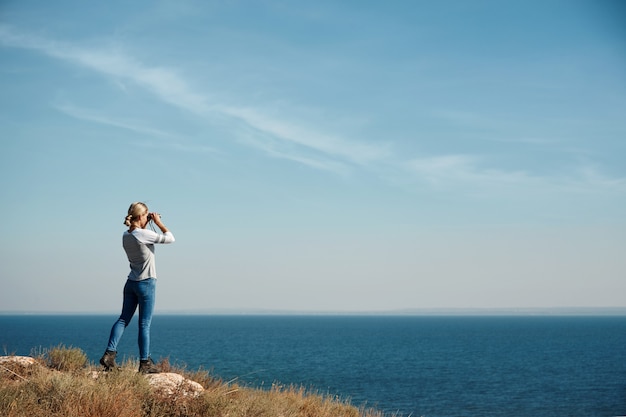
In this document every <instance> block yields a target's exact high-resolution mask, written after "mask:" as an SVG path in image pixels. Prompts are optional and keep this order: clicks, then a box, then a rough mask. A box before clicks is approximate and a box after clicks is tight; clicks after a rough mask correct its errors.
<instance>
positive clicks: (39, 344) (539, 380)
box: [0, 315, 626, 417]
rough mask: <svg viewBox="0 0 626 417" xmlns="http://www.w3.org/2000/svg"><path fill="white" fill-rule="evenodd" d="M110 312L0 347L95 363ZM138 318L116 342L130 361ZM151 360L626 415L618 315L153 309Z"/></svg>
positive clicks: (350, 391) (438, 409)
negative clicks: (64, 353)
mask: <svg viewBox="0 0 626 417" xmlns="http://www.w3.org/2000/svg"><path fill="white" fill-rule="evenodd" d="M115 319H116V317H115V316H86V317H85V316H74V315H72V316H37V315H34V316H28V315H22V316H1V315H0V348H1V349H3V350H4V353H15V354H20V355H28V354H31V352H32V351H33V349H34V350H35V351H36V350H40V349H41V348H48V347H51V346H56V345H59V344H64V345H66V346H74V347H80V348H81V349H83V350H84V351H85V352H86V353H87V355H88V356H89V358H90V359H91V360H92V361H94V362H96V361H97V360H98V359H99V357H100V356H101V355H102V352H103V351H104V348H105V347H106V341H107V338H108V334H109V330H110V327H111V325H112V324H113V322H114V320H115ZM136 339H137V327H136V319H135V321H134V322H133V323H132V324H131V326H129V328H128V329H127V331H126V333H125V335H124V338H123V340H122V343H121V345H120V347H119V354H120V356H122V357H124V356H126V357H136V356H137V347H136ZM152 352H153V357H154V358H155V359H158V358H160V357H169V359H170V361H171V362H174V363H179V364H186V365H187V367H188V368H189V369H196V368H200V367H201V368H203V369H205V370H210V371H211V373H212V374H213V375H215V376H218V377H220V378H221V379H223V380H231V379H236V380H237V382H238V383H240V384H244V385H250V386H261V387H263V386H265V387H269V386H271V385H272V383H281V384H284V385H290V384H294V385H297V386H304V387H306V388H309V389H311V390H312V391H315V392H318V393H322V394H329V395H337V396H339V397H341V398H344V399H349V400H350V401H351V402H352V403H353V404H355V405H357V406H361V405H365V406H366V407H375V408H377V409H380V410H383V411H386V412H389V413H393V412H398V413H399V414H400V415H405V416H408V415H412V416H429V417H430V416H432V417H435V416H504V415H507V416H520V417H522V416H621V415H626V317H623V316H622V317H618V316H615V317H607V316H581V317H569V316H480V317H476V316H465V317H447V316H404V317H392V316H219V315H217V316H180V315H171V316H167V315H161V316H159V315H157V316H155V317H154V319H153V324H152Z"/></svg>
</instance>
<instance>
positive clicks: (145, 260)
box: [122, 228, 175, 281]
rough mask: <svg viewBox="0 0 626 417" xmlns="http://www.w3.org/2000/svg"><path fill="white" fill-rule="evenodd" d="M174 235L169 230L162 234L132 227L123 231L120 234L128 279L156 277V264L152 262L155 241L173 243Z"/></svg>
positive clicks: (136, 279) (137, 279) (139, 279)
mask: <svg viewBox="0 0 626 417" xmlns="http://www.w3.org/2000/svg"><path fill="white" fill-rule="evenodd" d="M174 240H175V239H174V235H173V234H172V233H171V232H165V233H163V234H160V233H156V232H153V231H152V230H148V229H139V228H137V229H134V230H133V231H132V232H129V231H125V232H124V235H123V236H122V245H123V246H124V250H125V251H126V256H127V257H128V262H130V274H128V279H130V280H132V281H141V280H144V279H148V278H156V277H157V275H156V265H155V262H154V244H155V243H157V244H158V243H174Z"/></svg>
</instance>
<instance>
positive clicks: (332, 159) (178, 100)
mask: <svg viewBox="0 0 626 417" xmlns="http://www.w3.org/2000/svg"><path fill="white" fill-rule="evenodd" d="M0 43H1V44H4V45H5V46H9V47H16V48H23V49H30V50H35V51H38V52H40V53H43V54H45V55H48V56H50V57H53V58H56V59H60V60H64V61H67V62H70V63H72V64H74V65H79V66H82V67H85V68H89V69H91V70H93V71H95V72H97V73H99V74H102V75H104V76H107V77H111V78H112V81H113V82H114V83H115V85H118V86H121V87H120V88H125V84H126V83H129V84H135V85H137V86H140V87H141V88H143V89H144V90H146V91H148V92H149V93H151V94H153V95H154V96H156V97H158V98H159V99H160V100H161V101H163V102H165V103H168V104H170V105H172V106H174V107H176V108H178V109H181V110H184V111H186V112H188V113H190V114H192V115H195V116H197V117H199V118H200V119H201V120H202V121H203V122H205V121H207V120H208V121H211V120H213V121H218V120H219V122H220V123H226V124H227V128H228V129H229V130H232V131H236V132H237V133H239V136H238V137H237V140H238V142H239V143H241V144H243V145H245V146H248V147H252V148H254V149H258V150H260V151H262V152H264V153H265V154H266V155H268V156H270V157H272V158H281V159H285V160H290V161H294V162H296V163H298V164H302V165H305V166H308V167H311V168H314V169H319V170H324V171H329V172H333V173H336V174H339V175H346V174H348V173H349V172H350V171H351V170H354V169H357V168H358V169H365V170H369V171H372V172H375V173H378V174H380V175H382V176H385V175H387V174H389V173H390V172H397V170H398V169H400V170H401V171H402V172H404V173H405V174H408V175H409V177H411V180H412V181H419V182H422V183H426V184H429V185H430V186H434V187H456V186H468V187H474V188H481V189H488V188H491V189H498V190H503V189H506V188H507V187H527V188H529V189H530V188H541V187H543V188H544V189H546V188H547V189H559V190H562V189H568V190H578V191H580V190H593V189H601V190H609V191H619V192H622V193H623V192H624V189H625V188H626V185H625V183H626V179H624V178H621V177H616V178H611V177H609V176H606V175H603V174H601V170H599V169H596V168H593V169H592V168H589V167H582V168H580V169H579V170H578V171H572V170H570V172H569V175H560V176H557V175H553V176H549V175H544V176H540V175H535V174H533V173H531V172H528V171H524V170H518V171H511V170H506V169H497V168H493V167H490V166H489V165H488V164H487V162H489V161H486V160H484V159H482V158H481V157H479V156H476V155H464V154H454V153H452V154H448V155H425V156H418V157H413V158H412V157H410V156H406V155H399V154H397V153H394V152H393V149H392V147H391V145H390V143H389V142H387V141H385V142H377V143H372V142H371V141H370V142H364V141H361V140H355V139H352V138H346V137H342V136H340V135H336V134H332V133H325V132H324V131H323V130H324V129H323V128H320V127H319V126H312V125H311V124H307V123H302V122H298V121H295V119H294V118H291V117H290V114H289V110H288V109H287V111H285V113H284V114H281V115H279V116H276V110H269V109H263V108H259V107H257V108H252V107H247V106H245V105H232V104H231V105H226V104H222V103H218V102H217V99H216V98H215V97H211V96H210V95H207V94H206V93H203V92H199V91H201V90H200V89H198V88H197V87H193V86H192V85H190V84H189V83H188V82H187V80H186V79H185V78H184V77H182V76H181V75H180V74H179V72H177V71H176V70H175V69H173V68H170V67H162V66H150V65H146V64H144V63H141V62H139V61H138V60H137V59H135V58H133V57H130V56H128V55H126V54H124V53H122V52H120V51H119V50H118V49H114V48H87V47H81V46H77V45H76V44H71V43H63V42H58V41H54V40H52V39H49V38H42V37H36V36H31V35H27V34H22V33H18V32H16V31H14V30H13V29H11V28H10V27H8V26H6V25H0ZM58 108H59V110H61V111H63V112H65V113H66V114H68V115H70V116H72V117H76V118H80V119H83V120H90V121H92V122H95V123H100V124H107V125H111V126H116V127H120V128H124V129H130V130H133V131H135V132H138V133H145V134H150V135H152V136H154V137H163V138H168V139H175V138H176V137H177V136H176V135H172V134H171V133H169V132H164V131H161V130H158V129H153V128H148V127H146V126H142V125H141V124H139V123H136V122H130V121H128V120H120V119H115V118H110V117H105V116H102V115H99V114H97V113H96V112H94V111H87V110H84V109H79V108H76V107H71V106H59V107H58ZM435 116H436V117H439V118H442V119H444V120H448V121H449V122H452V123H456V124H463V125H469V126H479V127H481V126H482V127H485V126H489V127H491V128H498V127H501V126H499V125H498V123H497V122H494V121H493V120H491V119H489V118H487V117H484V116H482V115H479V114H474V113H468V112H455V111H438V112H437V113H436V114H435ZM507 130H509V129H507ZM512 140H513V141H521V142H526V143H533V144H547V143H550V142H551V141H549V140H546V139H542V138H522V139H517V140H516V139H512ZM505 141H510V140H505ZM172 146H174V147H178V148H179V149H186V150H194V149H198V148H197V147H194V146H190V145H187V144H184V143H182V142H180V141H178V142H176V141H173V144H172ZM205 150H211V149H205ZM212 151H214V150H212ZM387 176H388V175H387Z"/></svg>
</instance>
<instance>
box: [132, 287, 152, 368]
mask: <svg viewBox="0 0 626 417" xmlns="http://www.w3.org/2000/svg"><path fill="white" fill-rule="evenodd" d="M137 284H138V288H137V297H138V303H139V335H138V343H139V359H140V360H147V359H148V358H149V357H150V324H151V322H152V313H153V312H154V302H155V296H156V279H154V278H149V279H145V280H143V281H139V282H137Z"/></svg>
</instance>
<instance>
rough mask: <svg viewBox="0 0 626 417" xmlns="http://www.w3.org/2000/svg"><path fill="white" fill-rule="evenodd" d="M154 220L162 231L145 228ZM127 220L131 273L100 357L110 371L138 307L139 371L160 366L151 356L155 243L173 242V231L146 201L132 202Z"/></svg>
mask: <svg viewBox="0 0 626 417" xmlns="http://www.w3.org/2000/svg"><path fill="white" fill-rule="evenodd" d="M151 220H152V221H153V222H154V224H156V225H157V227H158V228H159V229H161V232H162V234H159V233H156V232H153V231H152V230H148V229H146V226H147V225H148V223H149V222H150V221H151ZM124 224H125V225H126V226H128V230H127V231H126V232H124V235H123V237H122V244H123V246H124V250H125V251H126V256H127V257H128V261H129V262H130V274H128V280H127V281H126V285H124V302H123V304H122V314H121V315H120V317H119V319H117V321H116V322H115V323H114V324H113V327H112V328H111V335H110V337H109V344H108V346H107V349H106V351H105V352H104V355H103V356H102V358H101V359H100V364H101V365H102V366H104V369H105V370H107V371H108V370H111V369H113V368H115V367H116V366H117V365H116V364H115V356H116V355H117V344H118V342H119V341H120V339H121V338H122V335H123V334H124V329H126V326H128V324H129V323H130V321H131V319H132V318H133V315H134V314H135V310H136V309H137V307H139V338H138V342H139V372H142V373H157V372H158V370H157V368H156V366H155V365H154V362H153V361H152V359H151V358H150V322H151V321H152V312H153V310H154V299H155V288H156V278H157V276H156V269H155V263H154V244H156V243H173V242H174V235H173V234H172V232H170V231H169V230H168V229H167V227H165V225H164V224H163V222H161V216H160V215H159V214H158V213H150V212H148V206H146V205H145V204H144V203H139V202H138V203H133V204H131V205H130V207H129V208H128V216H126V219H125V220H124Z"/></svg>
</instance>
